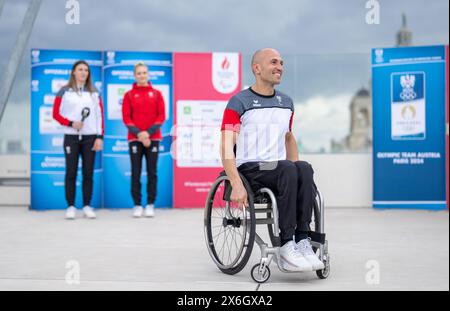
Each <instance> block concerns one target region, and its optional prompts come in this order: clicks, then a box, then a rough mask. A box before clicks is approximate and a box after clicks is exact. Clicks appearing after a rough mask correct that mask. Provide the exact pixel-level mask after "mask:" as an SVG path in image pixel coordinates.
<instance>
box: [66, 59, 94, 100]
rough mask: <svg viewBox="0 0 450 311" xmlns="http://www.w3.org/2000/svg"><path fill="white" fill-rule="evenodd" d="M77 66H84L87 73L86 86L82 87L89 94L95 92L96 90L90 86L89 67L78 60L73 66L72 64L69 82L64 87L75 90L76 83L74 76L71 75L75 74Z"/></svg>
mask: <svg viewBox="0 0 450 311" xmlns="http://www.w3.org/2000/svg"><path fill="white" fill-rule="evenodd" d="M79 65H85V66H86V67H87V68H88V72H89V74H88V77H87V79H86V84H85V85H84V87H85V88H86V89H87V90H88V91H89V93H95V92H97V89H96V88H95V87H94V85H93V84H92V77H91V67H89V64H88V63H87V62H86V61H85V60H79V61H77V62H76V63H75V64H73V66H72V71H71V72H70V79H69V82H68V83H67V85H66V87H70V88H71V89H73V90H76V89H77V81H76V80H75V76H74V75H73V73H74V72H75V70H76V69H77V67H78V66H79Z"/></svg>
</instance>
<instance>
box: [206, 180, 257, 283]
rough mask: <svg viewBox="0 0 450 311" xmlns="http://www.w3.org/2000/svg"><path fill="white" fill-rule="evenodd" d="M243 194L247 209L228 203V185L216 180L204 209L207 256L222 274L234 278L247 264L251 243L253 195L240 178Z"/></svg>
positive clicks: (253, 213) (225, 181)
mask: <svg viewBox="0 0 450 311" xmlns="http://www.w3.org/2000/svg"><path fill="white" fill-rule="evenodd" d="M241 178H242V180H243V183H244V187H245V189H246V191H247V200H248V206H247V207H244V206H238V204H236V203H234V202H231V201H230V199H229V197H230V194H231V185H230V182H229V179H228V177H227V176H220V177H219V178H218V179H217V180H216V181H215V182H214V184H213V185H212V187H211V189H210V191H209V193H208V198H207V201H206V207H205V217H204V227H205V239H206V244H207V248H208V252H209V254H210V256H211V258H212V259H213V261H214V262H215V264H216V265H217V267H218V268H219V269H220V270H221V271H222V272H223V273H225V274H230V275H233V274H236V273H238V272H240V271H241V270H242V269H243V268H244V267H245V265H246V264H247V262H248V260H249V258H250V255H251V253H252V250H253V245H254V242H255V231H256V221H255V211H254V203H253V193H252V191H251V188H250V187H249V184H248V182H247V181H246V180H245V178H243V177H242V176H241Z"/></svg>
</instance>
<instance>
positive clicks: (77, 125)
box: [72, 121, 83, 130]
mask: <svg viewBox="0 0 450 311" xmlns="http://www.w3.org/2000/svg"><path fill="white" fill-rule="evenodd" d="M72 127H73V128H74V129H76V130H81V129H82V128H83V122H80V121H74V122H73V123H72Z"/></svg>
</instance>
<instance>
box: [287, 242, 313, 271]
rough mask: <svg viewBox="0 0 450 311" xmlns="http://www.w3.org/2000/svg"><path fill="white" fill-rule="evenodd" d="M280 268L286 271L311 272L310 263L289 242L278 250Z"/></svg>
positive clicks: (292, 243)
mask: <svg viewBox="0 0 450 311" xmlns="http://www.w3.org/2000/svg"><path fill="white" fill-rule="evenodd" d="M280 258H281V266H282V267H283V268H284V269H285V270H288V271H298V272H306V271H312V265H311V263H310V262H309V261H308V260H306V258H305V257H303V255H302V254H301V253H300V252H299V251H298V250H297V245H296V244H295V242H294V241H289V242H288V243H286V244H284V245H283V246H282V247H281V248H280Z"/></svg>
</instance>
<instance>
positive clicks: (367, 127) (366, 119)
mask: <svg viewBox="0 0 450 311" xmlns="http://www.w3.org/2000/svg"><path fill="white" fill-rule="evenodd" d="M411 45H412V32H411V31H410V30H409V29H408V27H407V19H406V15H405V14H402V26H401V28H400V30H399V31H398V32H397V35H396V46H397V47H403V46H411ZM371 84H372V83H370V85H371ZM349 108H350V133H349V134H348V135H347V136H346V137H345V138H344V139H343V140H342V141H335V140H334V139H333V140H331V152H369V151H371V150H372V137H373V133H372V88H371V87H369V88H364V87H363V88H361V89H360V90H358V91H357V92H356V94H355V95H354V97H353V98H352V101H351V103H350V107H349Z"/></svg>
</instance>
